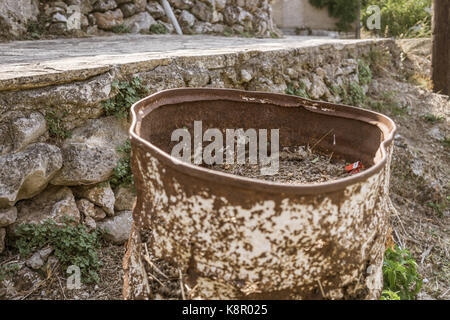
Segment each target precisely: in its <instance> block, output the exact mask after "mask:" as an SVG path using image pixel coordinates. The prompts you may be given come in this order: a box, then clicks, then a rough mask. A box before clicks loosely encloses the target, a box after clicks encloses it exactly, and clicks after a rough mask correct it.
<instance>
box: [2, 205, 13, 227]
mask: <svg viewBox="0 0 450 320" xmlns="http://www.w3.org/2000/svg"><path fill="white" fill-rule="evenodd" d="M16 219H17V208H16V207H11V208H7V209H0V227H6V226H9V225H10V224H13V223H14V222H15V221H16Z"/></svg>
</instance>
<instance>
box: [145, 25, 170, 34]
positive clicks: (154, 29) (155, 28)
mask: <svg viewBox="0 0 450 320" xmlns="http://www.w3.org/2000/svg"><path fill="white" fill-rule="evenodd" d="M149 31H150V33H154V34H165V33H168V32H169V30H167V28H166V27H165V26H164V25H163V24H161V23H155V24H152V25H151V26H150V29H149Z"/></svg>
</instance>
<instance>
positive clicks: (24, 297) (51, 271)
mask: <svg viewBox="0 0 450 320" xmlns="http://www.w3.org/2000/svg"><path fill="white" fill-rule="evenodd" d="M58 266H59V264H56V265H55V266H54V267H53V269H51V270H50V272H49V273H48V275H47V278H45V279H44V280H42V281H39V283H38V284H37V285H36V286H35V287H34V288H33V289H32V290H31V291H30V292H28V293H27V294H26V295H25V296H23V297H22V298H21V299H20V300H25V299H26V298H28V297H29V296H30V295H32V294H33V293H34V292H35V291H36V290H37V289H39V288H40V287H41V286H42V285H43V284H44V283H46V282H47V280H49V279H50V278H51V276H52V274H53V271H55V270H56V268H57V267H58Z"/></svg>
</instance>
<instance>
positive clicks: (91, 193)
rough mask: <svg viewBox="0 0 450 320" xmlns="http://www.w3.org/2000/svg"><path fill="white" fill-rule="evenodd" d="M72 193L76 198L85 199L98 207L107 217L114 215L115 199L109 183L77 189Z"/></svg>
mask: <svg viewBox="0 0 450 320" xmlns="http://www.w3.org/2000/svg"><path fill="white" fill-rule="evenodd" d="M73 191H74V192H75V195H76V196H77V197H80V198H86V199H88V200H90V201H91V202H92V203H94V204H96V205H98V206H99V207H102V208H103V210H104V211H105V212H106V213H107V214H108V215H109V216H113V215H114V202H115V197H114V192H113V191H112V189H111V186H110V184H109V182H104V183H100V184H98V185H96V186H93V187H92V186H84V187H77V188H74V189H73Z"/></svg>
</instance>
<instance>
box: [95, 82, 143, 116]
mask: <svg viewBox="0 0 450 320" xmlns="http://www.w3.org/2000/svg"><path fill="white" fill-rule="evenodd" d="M112 87H113V90H115V91H117V94H116V95H115V96H114V97H112V98H111V99H108V100H106V101H104V102H103V103H102V106H103V109H104V110H105V113H106V114H107V115H115V116H116V117H117V118H119V119H123V118H127V119H128V117H129V114H130V113H129V111H130V107H131V106H132V105H133V104H134V103H135V102H137V101H139V100H140V99H142V98H143V97H145V96H146V95H147V94H148V90H147V88H145V87H144V86H143V85H142V83H141V79H139V78H137V77H136V78H133V79H132V80H131V81H122V82H119V81H114V82H113V84H112Z"/></svg>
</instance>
